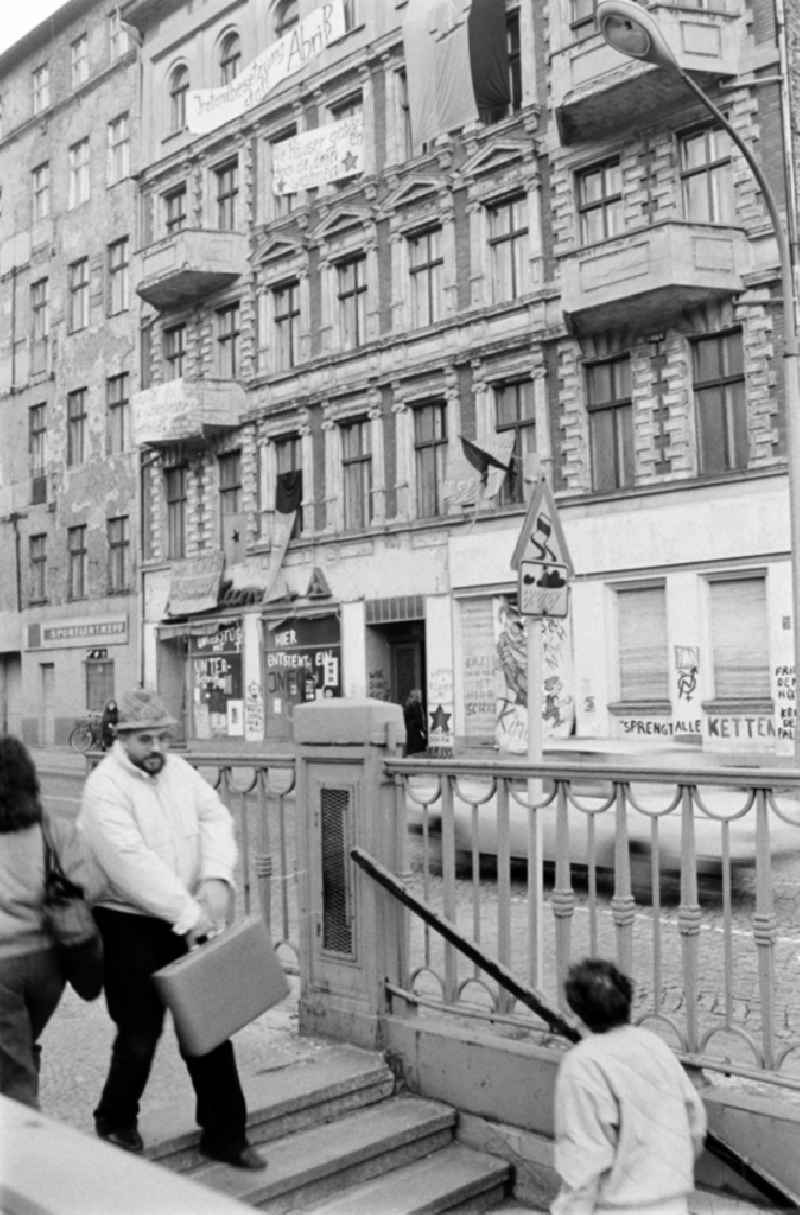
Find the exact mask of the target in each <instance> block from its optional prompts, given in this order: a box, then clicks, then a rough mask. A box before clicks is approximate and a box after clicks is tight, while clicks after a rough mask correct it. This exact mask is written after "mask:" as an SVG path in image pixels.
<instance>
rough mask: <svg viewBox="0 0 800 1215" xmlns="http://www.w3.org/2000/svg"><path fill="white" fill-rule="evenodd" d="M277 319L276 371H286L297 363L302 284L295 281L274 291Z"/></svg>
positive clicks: (274, 312)
mask: <svg viewBox="0 0 800 1215" xmlns="http://www.w3.org/2000/svg"><path fill="white" fill-rule="evenodd" d="M272 306H273V316H274V319H275V370H276V371H286V370H287V369H288V368H289V367H294V366H295V363H296V362H297V353H298V344H297V342H298V336H299V332H298V331H299V328H300V284H299V283H298V282H297V281H296V280H295V281H294V282H291V283H283V284H282V285H281V286H280V287H273V289H272Z"/></svg>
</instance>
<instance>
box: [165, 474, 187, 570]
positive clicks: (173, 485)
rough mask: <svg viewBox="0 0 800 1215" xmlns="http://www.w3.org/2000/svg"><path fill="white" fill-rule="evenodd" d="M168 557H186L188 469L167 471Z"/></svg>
mask: <svg viewBox="0 0 800 1215" xmlns="http://www.w3.org/2000/svg"><path fill="white" fill-rule="evenodd" d="M165 479H166V497H167V557H169V558H171V559H173V560H174V559H175V558H178V557H185V556H186V468H185V467H184V466H183V465H178V466H177V467H176V468H168V469H167V471H166V478H165Z"/></svg>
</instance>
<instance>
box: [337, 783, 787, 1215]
mask: <svg viewBox="0 0 800 1215" xmlns="http://www.w3.org/2000/svg"><path fill="white" fill-rule="evenodd" d="M450 762H451V763H452V761H450ZM387 766H388V765H387ZM350 857H351V859H352V860H353V861H354V862H355V864H356V865H358V867H359V868H360V869H362V870H363V871H364V872H365V873H366V874H367V875H368V876H369V877H371V878H372V879H373V881H375V882H377V883H378V885H380V886H382V887H383V888H384V890H387V891H388V892H389V894H391V895H392V896H393V898H396V899H397V900H398V902H400V903H402V904H403V906H405V907H407V908H408V909H409V910H410V911H413V912H414V914H415V915H418V916H419V918H420V919H421V920H423V921H424V922H425V923H426V924H429V925H430V927H431V928H433V929H434V931H435V932H438V933H439V934H440V936H442V937H444V939H445V940H446V941H448V942H449V943H450V944H451V945H454V946H455V948H456V949H458V950H459V951H460V952H461V953H463V954H465V955H466V957H468V958H469V959H470V961H471V962H474V963H476V965H478V966H480V968H481V969H482V970H484V971H485V972H486V973H487V974H488V975H491V977H492V978H493V979H495V980H496V981H497V982H498V983H499V984H500V985H501V986H502V987H503V988H504V989H505V990H506V991H508V992H510V993H511V995H513V996H514V997H515V998H516V999H517V1000H519V1001H520V1002H521V1003H523V1004H525V1005H527V1007H528V1008H530V1009H532V1010H533V1012H535V1013H536V1015H537V1016H538V1017H541V1019H542V1020H543V1021H544V1022H545V1024H546V1025H547V1026H548V1027H549V1028H550V1030H551V1031H552V1032H553V1033H556V1034H560V1035H561V1037H563V1038H566V1039H567V1040H568V1041H569V1042H579V1041H580V1039H581V1038H582V1036H583V1035H582V1034H581V1031H580V1030H579V1029H578V1027H577V1026H576V1025H575V1024H573V1023H572V1022H570V1021H568V1020H567V1019H566V1018H565V1017H563V1016H562V1015H561V1014H560V1013H558V1012H556V1011H555V1010H554V1009H552V1008H550V1006H549V1005H548V1003H547V1001H546V1000H545V999H544V997H543V996H541V995H540V994H539V993H538V992H537V991H536V990H535V989H534V988H532V987H529V986H528V985H527V984H526V983H521V982H520V980H519V979H517V978H516V977H515V975H514V974H512V972H511V971H510V970H508V969H507V967H505V966H503V964H502V962H499V961H498V960H497V959H496V958H493V957H491V955H490V954H487V953H486V952H485V951H484V950H482V949H480V948H478V946H477V945H475V944H474V943H473V942H472V941H470V940H468V939H467V937H465V936H464V935H463V933H461V932H459V930H458V929H457V928H456V926H455V924H453V923H452V922H451V921H450V920H446V919H444V917H443V916H440V915H439V913H438V912H437V911H434V909H433V908H432V907H431V906H430V905H429V904H428V903H426V902H424V901H423V900H422V899H418V898H417V897H416V895H413V894H411V893H410V891H408V890H407V889H406V887H405V886H404V885H403V883H402V882H401V881H400V879H399V878H397V877H396V876H395V875H394V874H393V873H391V872H390V870H388V869H387V868H386V867H385V866H384V865H382V864H381V863H380V861H378V860H376V859H375V857H373V856H370V854H369V853H368V852H366V851H365V850H364V849H363V848H359V847H355V848H351V849H350ZM705 1146H706V1148H707V1149H708V1151H709V1152H710V1153H711V1154H712V1155H713V1156H716V1157H717V1159H718V1160H721V1161H722V1162H723V1163H725V1164H727V1165H728V1166H729V1168H731V1169H732V1170H733V1171H734V1172H735V1173H737V1174H738V1175H739V1176H740V1177H741V1178H743V1180H745V1181H747V1183H748V1184H749V1185H751V1186H752V1187H753V1188H754V1189H756V1190H758V1192H759V1193H760V1194H762V1195H763V1196H764V1197H765V1198H767V1199H768V1200H769V1201H770V1202H772V1203H775V1204H781V1205H784V1206H785V1205H786V1204H789V1205H790V1206H797V1205H800V1204H799V1203H798V1196H797V1195H796V1194H793V1193H792V1192H791V1191H790V1190H788V1189H786V1188H785V1187H784V1186H783V1185H782V1184H781V1182H779V1181H776V1180H775V1178H774V1177H772V1176H770V1174H769V1173H767V1172H765V1170H763V1169H762V1168H761V1167H760V1166H759V1165H756V1164H754V1163H753V1161H752V1160H749V1159H748V1158H747V1157H746V1156H743V1155H742V1154H741V1152H739V1151H738V1149H736V1148H734V1147H732V1146H731V1145H730V1144H729V1143H726V1142H725V1140H724V1139H721V1138H720V1137H719V1135H717V1134H715V1133H714V1132H713V1131H708V1132H707V1133H706V1140H705Z"/></svg>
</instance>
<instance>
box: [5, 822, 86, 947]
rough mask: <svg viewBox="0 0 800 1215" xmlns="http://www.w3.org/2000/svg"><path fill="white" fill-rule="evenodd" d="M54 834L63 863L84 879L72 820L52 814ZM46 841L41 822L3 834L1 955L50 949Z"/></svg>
mask: <svg viewBox="0 0 800 1215" xmlns="http://www.w3.org/2000/svg"><path fill="white" fill-rule="evenodd" d="M49 823H50V836H51V839H52V841H53V845H54V847H55V849H56V852H57V853H58V857H59V860H60V861H61V867H62V869H63V870H64V872H65V873H66V874H67V875H68V876H69V877H71V878H72V879H73V881H76V882H78V881H81V879H82V876H83V874H82V872H78V871H77V869H78V866H77V857H76V856H75V855H73V852H72V851H71V849H72V847H73V838H72V837H73V835H74V830H73V827H72V824H70V823H67V822H64V821H63V820H61V819H58V818H50V819H49ZM43 899H44V844H43V841H42V829H41V827H40V826H39V824H38V823H34V824H32V825H31V826H30V827H23V828H21V829H20V830H18V831H5V832H3V833H2V834H0V958H8V957H17V956H18V955H19V954H25V953H34V952H35V951H36V950H39V949H49V948H50V947H51V946H52V944H53V941H52V938H51V937H50V935H49V934H48V933H47V932H46V930H45V927H44V923H43V920H42V901H43Z"/></svg>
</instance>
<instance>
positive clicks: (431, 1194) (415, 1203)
mask: <svg viewBox="0 0 800 1215" xmlns="http://www.w3.org/2000/svg"><path fill="white" fill-rule="evenodd" d="M510 1183H511V1167H510V1166H509V1165H508V1164H507V1163H506V1161H504V1160H498V1159H497V1157H496V1156H487V1155H486V1154H485V1153H484V1152H475V1151H473V1150H472V1149H471V1148H467V1147H464V1146H463V1144H460V1143H451V1144H449V1145H448V1146H447V1147H445V1148H441V1149H440V1151H438V1152H434V1153H433V1155H431V1156H426V1157H425V1158H424V1160H418V1161H415V1162H414V1163H413V1164H407V1165H404V1166H403V1167H402V1168H397V1169H393V1170H392V1172H391V1173H388V1174H384V1175H383V1176H381V1177H378V1178H376V1179H375V1180H372V1181H368V1182H364V1183H362V1184H360V1185H357V1186H351V1187H350V1188H348V1189H347V1190H345V1191H343V1192H341V1193H339V1194H338V1195H337V1197H336V1198H332V1199H330V1200H329V1201H327V1202H322V1203H321V1204H320V1203H317V1204H315V1205H314V1207H313V1215H435V1213H436V1212H438V1211H459V1210H461V1211H467V1210H469V1211H487V1210H494V1209H495V1208H496V1205H497V1204H498V1203H500V1202H502V1201H503V1199H504V1198H505V1196H506V1192H507V1190H508V1187H509V1185H510Z"/></svg>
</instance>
